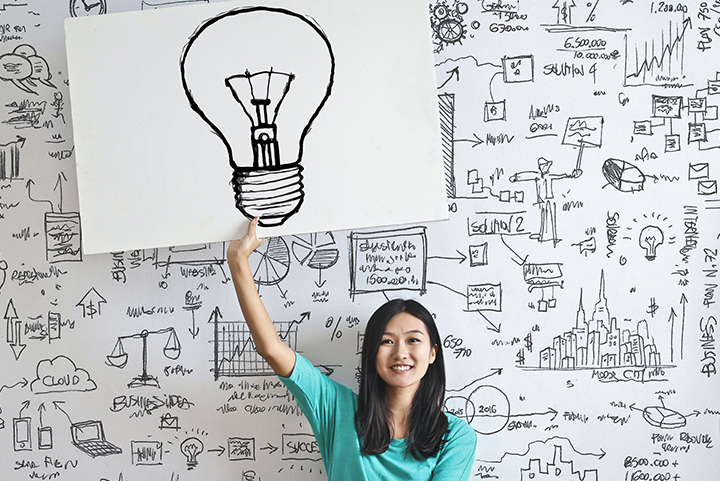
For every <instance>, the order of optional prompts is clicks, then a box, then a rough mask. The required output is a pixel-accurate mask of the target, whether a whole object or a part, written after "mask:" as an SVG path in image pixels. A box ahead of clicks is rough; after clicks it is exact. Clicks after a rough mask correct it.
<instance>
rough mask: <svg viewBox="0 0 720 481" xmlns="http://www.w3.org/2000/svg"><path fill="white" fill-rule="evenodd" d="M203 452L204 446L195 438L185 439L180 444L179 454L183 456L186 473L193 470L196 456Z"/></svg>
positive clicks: (195, 464) (196, 462)
mask: <svg viewBox="0 0 720 481" xmlns="http://www.w3.org/2000/svg"><path fill="white" fill-rule="evenodd" d="M204 450H205V445H204V444H203V442H202V441H200V440H199V439H198V438H196V437H194V436H193V437H189V438H186V439H185V440H184V441H183V442H182V443H181V444H180V452H181V453H183V454H184V455H185V460H186V464H187V468H188V471H190V470H192V469H194V468H195V467H196V466H197V464H198V461H197V458H198V456H199V455H200V454H201V453H202V452H203V451H204Z"/></svg>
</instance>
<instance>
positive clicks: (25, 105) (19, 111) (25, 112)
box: [2, 99, 54, 129]
mask: <svg viewBox="0 0 720 481" xmlns="http://www.w3.org/2000/svg"><path fill="white" fill-rule="evenodd" d="M47 105H48V103H47V101H44V100H43V101H42V102H34V101H31V100H28V99H24V100H22V101H20V102H19V103H18V102H10V103H9V104H6V105H5V107H7V108H9V109H11V110H10V111H9V115H12V117H9V118H7V119H5V120H3V121H2V123H3V124H7V125H11V126H13V127H15V128H16V129H28V128H36V129H39V128H43V127H45V128H53V127H54V122H52V120H51V119H46V120H43V116H44V115H45V111H46V107H47Z"/></svg>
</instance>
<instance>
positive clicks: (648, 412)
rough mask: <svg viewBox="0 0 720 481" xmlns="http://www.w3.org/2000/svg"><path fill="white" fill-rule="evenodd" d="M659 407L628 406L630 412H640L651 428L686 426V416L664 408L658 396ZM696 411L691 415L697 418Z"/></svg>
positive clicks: (662, 401)
mask: <svg viewBox="0 0 720 481" xmlns="http://www.w3.org/2000/svg"><path fill="white" fill-rule="evenodd" d="M659 399H660V406H646V407H644V408H643V409H640V408H638V407H635V404H631V405H630V410H632V411H640V412H641V413H642V417H643V419H644V420H645V421H646V422H647V423H648V424H649V425H651V426H653V427H656V428H660V429H677V428H682V427H684V426H685V425H686V424H687V418H688V416H690V415H688V416H685V415H683V414H680V413H679V412H677V411H674V410H672V409H668V408H667V407H665V401H664V400H663V397H662V396H659ZM698 414H699V412H698V411H695V412H694V413H693V414H691V415H695V416H697V415H698Z"/></svg>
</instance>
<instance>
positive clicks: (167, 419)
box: [158, 413, 180, 431]
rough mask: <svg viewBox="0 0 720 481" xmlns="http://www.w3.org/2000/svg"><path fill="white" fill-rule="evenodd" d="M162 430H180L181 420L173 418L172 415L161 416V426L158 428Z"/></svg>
mask: <svg viewBox="0 0 720 481" xmlns="http://www.w3.org/2000/svg"><path fill="white" fill-rule="evenodd" d="M158 428H159V429H160V430H163V429H173V430H175V431H179V430H180V418H178V417H177V416H173V415H172V414H170V413H165V414H163V415H162V416H160V426H158Z"/></svg>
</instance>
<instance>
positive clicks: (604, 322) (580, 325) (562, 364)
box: [538, 271, 670, 382]
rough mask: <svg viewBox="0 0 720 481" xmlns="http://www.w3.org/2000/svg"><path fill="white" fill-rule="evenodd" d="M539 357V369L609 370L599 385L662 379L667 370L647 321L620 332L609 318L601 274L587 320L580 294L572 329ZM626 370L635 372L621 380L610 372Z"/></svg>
mask: <svg viewBox="0 0 720 481" xmlns="http://www.w3.org/2000/svg"><path fill="white" fill-rule="evenodd" d="M628 321H630V320H629V319H625V321H624V322H625V323H627V322H628ZM539 355H540V362H539V365H538V368H539V369H542V370H547V369H551V370H576V369H601V368H602V369H608V370H609V371H607V372H606V373H605V374H603V375H600V376H599V377H598V379H599V380H600V381H602V382H613V381H641V382H646V381H649V380H656V381H657V380H662V376H663V374H662V372H664V371H663V368H665V367H670V366H663V365H662V364H661V360H660V352H659V351H658V348H657V346H656V345H655V342H654V339H653V337H652V336H651V335H650V331H649V329H648V323H647V321H646V320H641V321H637V323H636V329H635V330H634V331H631V330H630V329H620V327H619V323H618V320H617V318H616V317H611V316H610V312H609V310H608V306H607V298H606V297H605V273H604V272H603V271H601V272H600V289H599V295H598V302H597V303H595V306H594V309H593V312H592V314H591V316H590V318H589V319H587V318H586V314H585V309H584V307H583V299H582V291H581V292H580V300H579V303H578V310H577V314H576V317H575V327H573V328H572V330H570V331H566V332H564V333H562V334H560V335H558V336H555V337H554V338H553V344H552V346H548V347H546V348H544V349H542V350H541V351H540V354H539ZM626 367H630V368H636V369H637V370H633V369H630V370H625V371H624V372H623V376H625V377H624V378H622V379H619V378H617V377H616V375H615V373H614V372H612V369H614V368H626ZM646 371H647V372H646ZM628 376H629V377H628ZM638 376H639V377H638Z"/></svg>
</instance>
